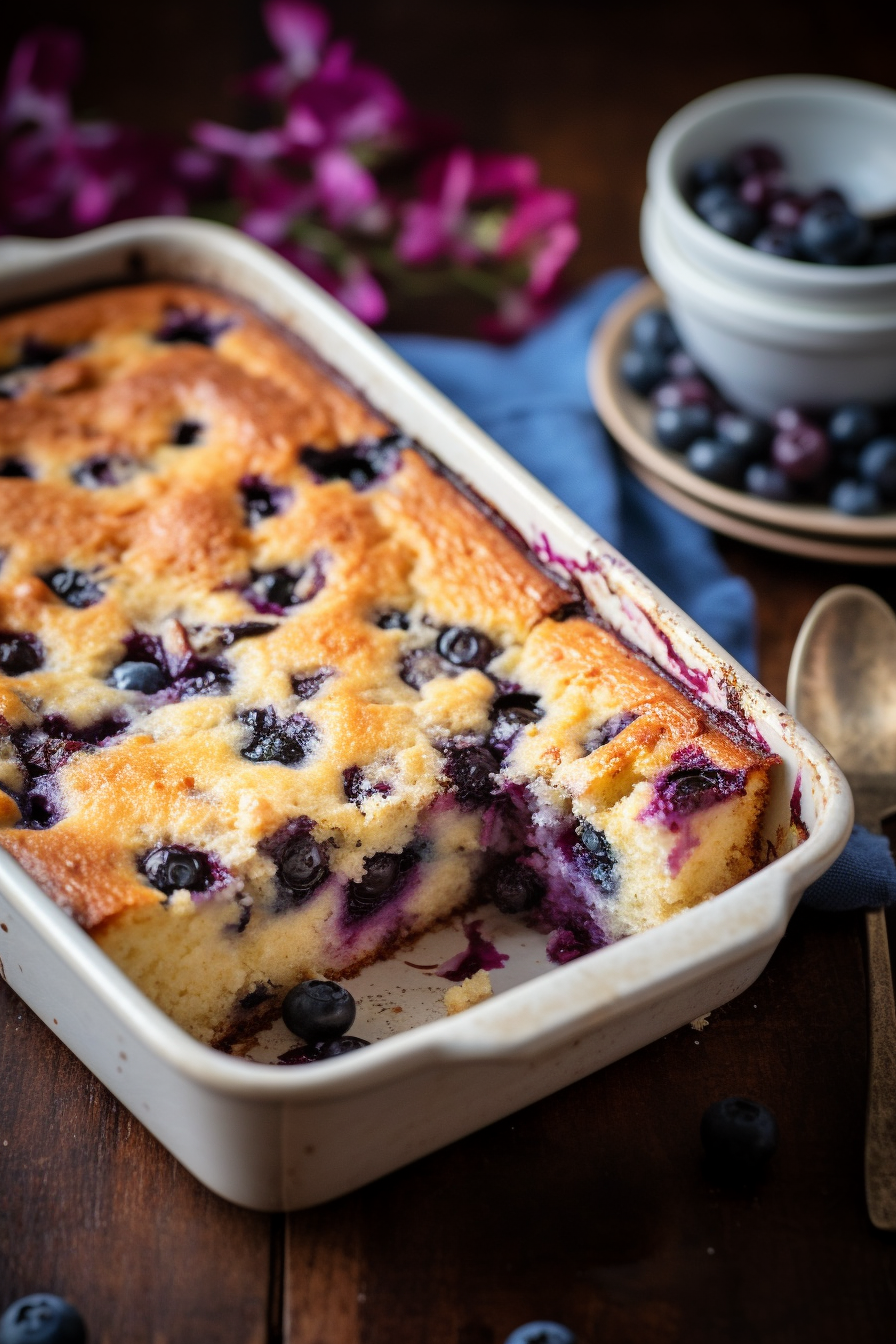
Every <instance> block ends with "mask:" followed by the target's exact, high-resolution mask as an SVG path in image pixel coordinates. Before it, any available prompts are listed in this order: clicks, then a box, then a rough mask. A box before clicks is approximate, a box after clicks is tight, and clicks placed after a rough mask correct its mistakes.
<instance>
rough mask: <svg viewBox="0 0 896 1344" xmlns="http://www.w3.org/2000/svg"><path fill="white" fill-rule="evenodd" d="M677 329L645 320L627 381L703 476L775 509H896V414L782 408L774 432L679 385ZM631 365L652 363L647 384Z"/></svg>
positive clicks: (662, 432) (637, 329)
mask: <svg viewBox="0 0 896 1344" xmlns="http://www.w3.org/2000/svg"><path fill="white" fill-rule="evenodd" d="M660 317H663V318H665V319H666V321H665V323H660V322H659V318H660ZM643 318H651V319H652V321H651V322H642V319H643ZM639 324H640V325H639ZM670 329H671V330H672V332H673V333H674V331H675V329H674V327H673V326H672V324H671V322H670V320H669V318H668V316H667V314H665V313H663V312H662V310H661V309H648V310H646V311H645V312H643V313H641V314H639V316H638V317H637V318H636V319H635V321H634V322H633V323H632V328H631V332H630V341H631V344H630V346H629V349H628V350H627V351H626V352H625V354H623V356H622V359H621V360H620V365H619V371H620V374H621V376H622V378H623V380H624V381H625V382H626V383H628V385H629V387H631V389H632V391H633V392H636V393H637V394H638V395H639V396H642V397H646V396H649V397H650V399H651V402H652V405H653V408H654V409H653V432H654V434H655V435H656V438H657V439H658V440H659V442H660V443H661V444H662V445H663V447H664V448H668V449H670V451H672V452H674V453H679V454H681V456H682V460H683V462H684V463H685V464H686V465H687V466H688V467H690V469H691V471H693V472H694V474H695V475H696V476H700V477H702V478H703V480H706V481H712V482H713V483H714V484H716V485H724V486H728V487H729V488H730V489H734V490H744V491H745V492H746V493H747V494H749V495H754V496H756V497H757V498H758V499H768V500H773V501H775V502H777V503H782V504H788V503H801V502H802V503H816V504H817V503H825V502H826V503H827V504H828V505H829V506H830V508H832V509H834V510H835V512H837V513H845V514H851V515H853V516H855V517H871V516H873V515H875V514H879V513H883V512H885V511H889V510H891V509H893V508H896V433H894V432H893V431H894V430H896V405H894V406H889V407H874V406H869V405H867V404H866V403H865V402H849V403H846V404H844V405H842V406H839V407H836V408H835V409H834V410H833V411H829V412H820V413H818V414H810V413H809V412H807V411H803V410H801V409H799V408H798V407H795V406H784V407H782V408H781V409H780V410H779V411H778V412H777V413H776V414H775V416H774V418H773V421H772V423H770V424H769V423H766V422H765V421H763V420H760V419H758V418H757V417H756V416H753V415H748V414H746V413H745V412H742V411H739V410H736V409H733V408H732V407H730V406H727V405H726V404H725V402H724V400H723V398H722V396H721V394H720V393H719V392H717V391H716V389H715V388H714V387H713V386H712V384H711V383H710V382H709V380H708V379H706V378H705V377H703V376H702V375H695V374H694V373H693V372H691V371H688V372H687V373H686V374H685V375H684V376H676V375H675V374H674V373H673V371H672V370H673V361H674V360H675V358H676V356H677V355H681V354H682V353H683V352H682V350H681V346H680V344H679V345H678V346H676V347H675V348H674V349H670V345H669V340H670V337H669V331H670ZM651 339H652V340H655V342H656V344H655V345H654V346H653V347H652V348H648V347H647V345H646V342H647V341H649V340H651ZM675 339H676V340H677V339H678V338H677V336H676V338H675ZM630 355H632V356H634V355H637V356H639V358H640V356H646V355H650V356H651V363H650V365H649V367H650V370H651V373H650V377H649V378H648V377H647V376H646V374H645V369H646V368H647V367H648V366H647V365H646V364H645V363H644V362H643V361H642V362H640V363H637V362H636V363H635V364H632V362H631V361H630V360H629V358H628V357H629V356H630ZM632 370H633V372H632Z"/></svg>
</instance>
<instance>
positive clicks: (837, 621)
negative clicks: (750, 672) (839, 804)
mask: <svg viewBox="0 0 896 1344" xmlns="http://www.w3.org/2000/svg"><path fill="white" fill-rule="evenodd" d="M787 704H788V707H789V708H790V710H791V712H792V713H793V715H794V716H795V718H797V719H799V720H800V722H801V723H804V724H805V725H806V727H807V728H808V729H809V731H810V732H812V733H814V734H815V736H816V737H817V738H818V740H819V741H820V742H822V743H823V744H824V746H826V747H827V749H828V751H829V752H830V753H831V755H832V756H833V757H834V758H835V760H836V761H837V764H838V765H839V766H840V768H841V770H843V771H844V772H845V774H846V775H848V776H851V775H886V774H890V773H896V616H894V614H893V612H892V610H891V609H890V607H889V606H888V605H887V603H886V602H884V601H883V599H882V598H880V597H878V596H877V594H876V593H872V592H870V591H869V589H867V588H859V587H856V586H853V585H851V584H844V585H843V586H842V587H839V588H832V589H831V590H830V592H828V593H825V595H824V597H821V598H819V600H818V601H817V602H816V603H815V606H814V607H813V608H812V610H811V611H810V612H809V615H808V616H807V617H806V620H805V622H804V623H803V627H802V629H801V630H800V633H799V637H798V639H797V642H796V645H795V647H794V650H793V657H792V659H791V663H790V674H789V676H788V679H787Z"/></svg>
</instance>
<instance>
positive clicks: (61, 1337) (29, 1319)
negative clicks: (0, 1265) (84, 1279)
mask: <svg viewBox="0 0 896 1344" xmlns="http://www.w3.org/2000/svg"><path fill="white" fill-rule="evenodd" d="M0 1344H87V1331H86V1329H85V1327H84V1321H83V1319H82V1317H81V1314H80V1312H78V1311H76V1310H75V1308H74V1307H73V1306H72V1304H71V1303H70V1302H66V1300H65V1298H64V1297H57V1296H56V1295H55V1293H31V1294H30V1295H29V1296H28V1297H20V1298H19V1300H18V1301H17V1302H13V1304H12V1306H11V1307H7V1308H6V1310H5V1311H4V1313H3V1315H2V1316H0Z"/></svg>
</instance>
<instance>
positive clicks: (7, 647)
mask: <svg viewBox="0 0 896 1344" xmlns="http://www.w3.org/2000/svg"><path fill="white" fill-rule="evenodd" d="M42 662H43V649H42V648H41V646H40V644H39V643H38V641H37V640H36V639H35V637H34V635H17V634H14V633H13V632H12V631H10V630H0V672H2V673H3V674H4V675H5V676H7V677H21V676H23V675H24V674H25V673H26V672H35V671H36V670H37V668H39V667H40V665H41V663H42Z"/></svg>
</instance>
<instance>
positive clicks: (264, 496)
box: [240, 476, 292, 606]
mask: <svg viewBox="0 0 896 1344" xmlns="http://www.w3.org/2000/svg"><path fill="white" fill-rule="evenodd" d="M240 493H241V494H242V496H243V512H244V513H245V515H246V522H247V523H248V525H249V526H250V527H254V526H255V524H256V523H260V522H263V521H264V519H265V518H275V517H276V516H277V514H278V513H283V511H284V509H285V508H286V507H287V505H288V504H289V501H290V499H291V498H292V491H291V490H290V489H289V488H288V487H287V486H283V485H273V484H272V483H271V482H270V481H266V480H265V479H264V477H262V476H244V477H243V479H242V480H241V481H240ZM280 605H281V606H287V605H288V603H281V604H280Z"/></svg>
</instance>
